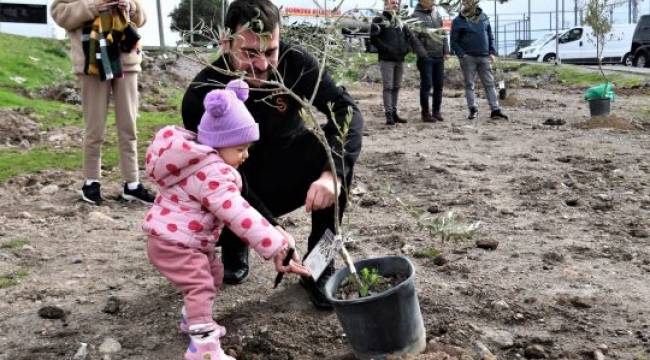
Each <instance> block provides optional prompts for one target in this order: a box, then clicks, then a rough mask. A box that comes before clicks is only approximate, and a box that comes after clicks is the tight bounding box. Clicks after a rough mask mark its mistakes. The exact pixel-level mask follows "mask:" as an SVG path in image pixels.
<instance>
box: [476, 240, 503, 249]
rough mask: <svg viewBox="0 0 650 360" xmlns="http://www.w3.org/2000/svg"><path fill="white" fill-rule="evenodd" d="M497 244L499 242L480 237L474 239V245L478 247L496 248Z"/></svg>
mask: <svg viewBox="0 0 650 360" xmlns="http://www.w3.org/2000/svg"><path fill="white" fill-rule="evenodd" d="M498 246H499V242H498V241H496V240H491V239H481V240H477V241H476V247H477V248H479V249H485V250H496V248H497V247H498Z"/></svg>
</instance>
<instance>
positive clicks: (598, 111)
mask: <svg viewBox="0 0 650 360" xmlns="http://www.w3.org/2000/svg"><path fill="white" fill-rule="evenodd" d="M610 102H611V100H610V99H608V98H605V99H593V100H589V113H590V114H591V116H607V115H609V111H610Z"/></svg>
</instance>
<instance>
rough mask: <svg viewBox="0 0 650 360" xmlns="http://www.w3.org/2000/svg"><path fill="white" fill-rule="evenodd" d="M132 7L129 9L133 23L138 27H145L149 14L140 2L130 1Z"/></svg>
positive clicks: (138, 0)
mask: <svg viewBox="0 0 650 360" xmlns="http://www.w3.org/2000/svg"><path fill="white" fill-rule="evenodd" d="M129 3H130V4H131V6H130V7H129V17H130V18H131V22H132V23H133V24H134V25H135V26H136V27H139V28H141V27H143V26H144V24H145V23H146V22H147V14H146V13H145V12H144V7H143V6H142V3H141V1H140V0H129Z"/></svg>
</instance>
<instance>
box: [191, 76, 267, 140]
mask: <svg viewBox="0 0 650 360" xmlns="http://www.w3.org/2000/svg"><path fill="white" fill-rule="evenodd" d="M246 99H248V84H247V83H246V82H245V81H244V80H239V79H238V80H232V81H230V82H229V83H228V85H226V88H225V89H224V90H212V91H210V92H209V93H208V95H206V97H205V100H203V106H204V107H205V113H204V114H203V117H201V123H199V131H198V138H197V140H198V141H199V142H200V143H201V144H203V145H207V146H210V147H213V148H224V147H229V146H237V145H242V144H246V143H251V142H253V141H257V140H258V139H259V138H260V130H259V127H258V125H257V123H256V122H255V120H254V119H253V116H252V115H251V114H250V112H248V109H247V108H246V105H244V101H246Z"/></svg>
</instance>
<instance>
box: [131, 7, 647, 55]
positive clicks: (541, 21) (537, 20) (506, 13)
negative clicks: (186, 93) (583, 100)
mask: <svg viewBox="0 0 650 360" xmlns="http://www.w3.org/2000/svg"><path fill="white" fill-rule="evenodd" d="M313 1H314V0H274V1H273V2H274V3H275V4H276V5H278V6H281V5H285V6H298V7H300V6H304V7H314V3H313ZM316 1H318V2H319V3H320V4H323V5H324V4H325V1H327V5H328V7H331V6H333V5H334V4H335V3H338V1H340V0H316ZM402 1H403V2H404V3H407V2H410V1H413V4H415V3H416V2H417V0H402ZM557 1H558V3H559V4H560V9H561V4H562V0H557ZM573 1H574V0H564V2H565V10H566V13H565V21H564V24H565V25H566V27H567V28H568V27H571V26H573V21H574V16H573V12H572V11H571V8H572V7H573ZM179 2H180V0H165V1H161V4H162V10H163V14H164V15H163V23H164V28H165V42H166V44H167V45H168V46H170V45H173V44H175V43H176V41H177V40H179V36H178V33H175V32H172V31H171V30H170V29H169V17H168V16H166V14H168V13H169V12H170V11H171V10H172V9H174V8H175V7H176V6H177V5H178V3H179ZM145 3H146V4H148V5H147V7H148V9H147V10H148V15H149V16H148V21H147V24H146V25H145V27H144V28H143V29H142V31H141V32H142V35H143V40H144V43H145V45H157V44H158V20H157V17H156V13H155V9H156V8H155V2H154V1H146V2H145ZM530 3H531V11H532V12H533V13H534V12H549V11H554V10H555V1H553V0H546V1H541V0H530ZM382 4H383V0H344V3H343V8H344V9H349V8H354V7H360V8H365V7H374V8H381V6H382ZM480 6H481V7H482V8H483V9H484V10H485V12H486V13H487V15H488V16H490V17H492V15H493V14H494V1H492V0H481V2H480ZM527 9H528V0H509V1H508V2H507V3H505V4H497V14H501V15H499V18H500V28H501V30H500V31H503V29H502V26H503V24H504V22H505V23H510V25H508V26H507V28H506V30H507V31H509V32H510V33H508V35H507V37H508V38H510V39H514V38H515V36H516V35H515V34H514V32H515V30H516V27H517V25H515V23H516V22H517V21H520V24H521V23H522V22H521V19H522V17H523V14H524V13H527V11H528V10H527ZM649 13H650V0H643V1H642V2H641V3H640V5H639V15H642V14H649ZM510 14H511V15H510ZM627 17H628V16H627V6H622V7H620V8H618V9H616V11H615V12H614V22H615V23H627ZM550 20H551V21H552V23H553V25H552V27H553V28H554V27H555V25H554V22H555V16H554V15H552V16H551V19H550ZM561 21H562V20H561V19H560V23H561ZM550 26H551V25H549V15H548V13H546V14H532V29H533V30H535V29H539V31H534V32H533V33H532V37H533V39H534V38H536V37H537V36H540V35H541V34H543V33H545V32H547V31H548V28H549V27H550ZM501 38H502V35H501ZM512 45H514V44H512ZM512 45H510V46H511V47H512ZM503 50H505V49H503Z"/></svg>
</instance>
